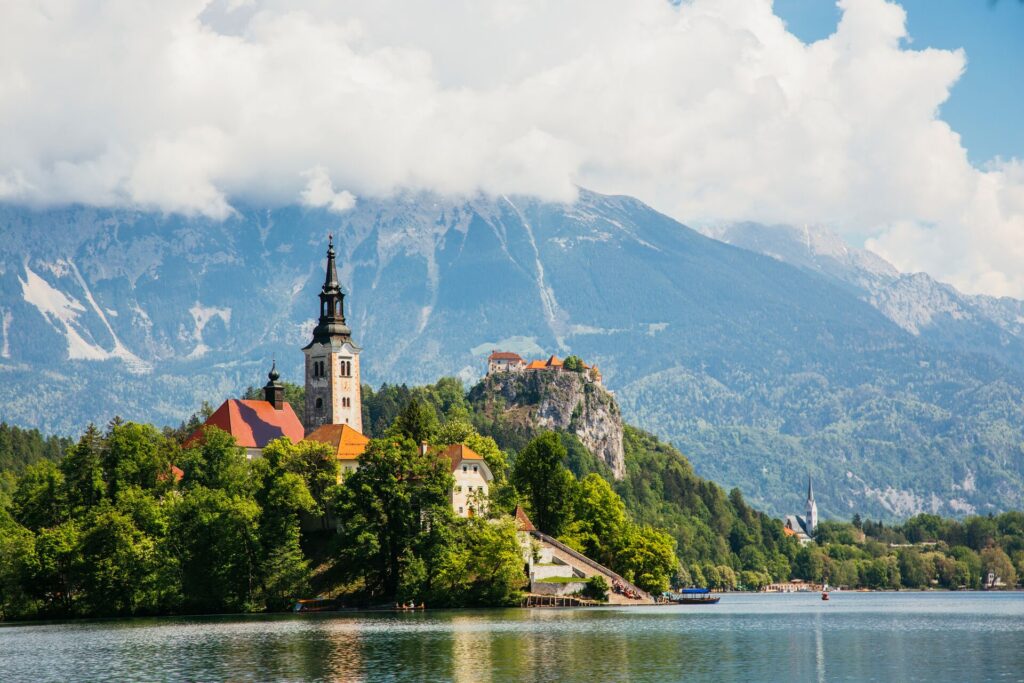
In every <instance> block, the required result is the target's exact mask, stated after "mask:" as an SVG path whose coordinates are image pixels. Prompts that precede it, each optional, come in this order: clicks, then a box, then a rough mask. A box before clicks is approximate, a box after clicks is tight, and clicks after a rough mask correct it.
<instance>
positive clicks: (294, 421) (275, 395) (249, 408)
mask: <svg viewBox="0 0 1024 683" xmlns="http://www.w3.org/2000/svg"><path fill="white" fill-rule="evenodd" d="M267 377H268V378H269V381H268V382H267V384H266V386H264V387H263V400H262V401H258V400H246V399H238V398H229V399H228V400H226V401H224V403H222V404H220V407H219V408H217V410H215V411H213V413H212V414H211V415H210V417H208V418H206V422H204V423H203V425H202V426H201V427H199V429H197V430H195V431H194V432H192V434H190V435H189V437H188V438H187V439H185V442H184V444H183V446H184V447H186V448H187V447H189V446H192V445H195V444H196V443H199V442H200V441H201V440H202V438H203V430H204V428H205V427H208V426H213V427H218V428H220V429H223V430H224V431H225V432H227V433H228V434H230V435H231V436H233V437H235V441H236V442H237V443H238V445H239V446H241V447H242V448H244V449H245V455H246V457H247V458H249V459H252V458H258V457H261V456H262V455H263V448H264V447H265V446H266V445H267V444H268V443H270V442H271V441H273V440H274V439H279V438H281V437H287V438H288V439H291V440H292V441H294V442H296V443H298V442H299V441H301V440H302V437H303V435H304V434H305V429H304V428H303V426H302V423H301V422H300V421H299V418H298V416H297V415H296V414H295V411H294V410H292V407H291V405H290V404H289V403H288V402H287V401H285V400H284V386H283V385H282V384H281V383H279V382H278V381H277V380H278V379H280V375H279V374H278V372H277V363H276V362H275V363H274V364H273V365H272V366H271V368H270V373H269V374H268V375H267Z"/></svg>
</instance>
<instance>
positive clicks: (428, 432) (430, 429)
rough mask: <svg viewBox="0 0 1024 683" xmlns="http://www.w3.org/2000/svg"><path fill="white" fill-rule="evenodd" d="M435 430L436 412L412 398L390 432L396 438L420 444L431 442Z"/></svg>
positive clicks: (429, 406)
mask: <svg viewBox="0 0 1024 683" xmlns="http://www.w3.org/2000/svg"><path fill="white" fill-rule="evenodd" d="M437 429H438V421H437V411H436V410H435V409H434V407H433V406H432V405H430V404H429V403H427V402H426V401H423V400H420V399H418V398H412V399H410V400H409V402H408V403H406V404H405V407H404V408H403V409H402V412H401V413H399V415H398V417H397V418H396V419H395V422H394V424H393V425H392V428H391V431H392V432H393V433H394V434H395V435H396V436H399V437H403V438H406V439H411V440H412V442H413V443H415V444H421V443H424V442H430V441H431V440H433V438H434V434H435V432H437Z"/></svg>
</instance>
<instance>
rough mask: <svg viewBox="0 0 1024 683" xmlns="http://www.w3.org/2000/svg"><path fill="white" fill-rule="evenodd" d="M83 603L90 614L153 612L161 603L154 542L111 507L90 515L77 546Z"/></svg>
mask: <svg viewBox="0 0 1024 683" xmlns="http://www.w3.org/2000/svg"><path fill="white" fill-rule="evenodd" d="M78 555H79V557H80V567H81V569H80V573H81V583H82V602H83V603H84V608H85V611H86V612H87V613H88V614H93V615H103V616H110V615H130V614H137V613H140V612H154V611H156V610H157V609H158V607H159V606H160V599H159V595H160V585H159V579H160V573H159V571H158V570H159V566H160V565H159V562H160V559H161V558H160V555H159V553H158V551H157V548H156V542H155V541H154V539H152V538H151V537H149V536H147V535H146V534H144V533H142V532H141V531H140V530H139V529H138V528H137V527H136V526H135V524H134V523H133V521H132V520H131V518H129V517H128V516H127V515H125V514H123V513H121V512H119V511H118V510H116V509H114V508H113V507H112V506H110V505H106V506H104V507H101V508H98V509H97V510H95V511H94V512H93V513H92V514H91V515H90V520H89V522H88V524H87V526H86V527H85V528H84V529H83V531H82V535H81V540H80V548H79V551H78Z"/></svg>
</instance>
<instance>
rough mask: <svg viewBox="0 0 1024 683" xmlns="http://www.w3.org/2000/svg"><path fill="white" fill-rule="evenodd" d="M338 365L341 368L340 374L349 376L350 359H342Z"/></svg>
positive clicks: (350, 368) (350, 372) (350, 370)
mask: <svg viewBox="0 0 1024 683" xmlns="http://www.w3.org/2000/svg"><path fill="white" fill-rule="evenodd" d="M338 367H339V368H340V369H341V376H342V377H351V376H352V361H350V360H343V361H341V362H339V363H338Z"/></svg>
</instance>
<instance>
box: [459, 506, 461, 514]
mask: <svg viewBox="0 0 1024 683" xmlns="http://www.w3.org/2000/svg"><path fill="white" fill-rule="evenodd" d="M459 514H460V515H461V514H462V506H461V505H460V506H459Z"/></svg>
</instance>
